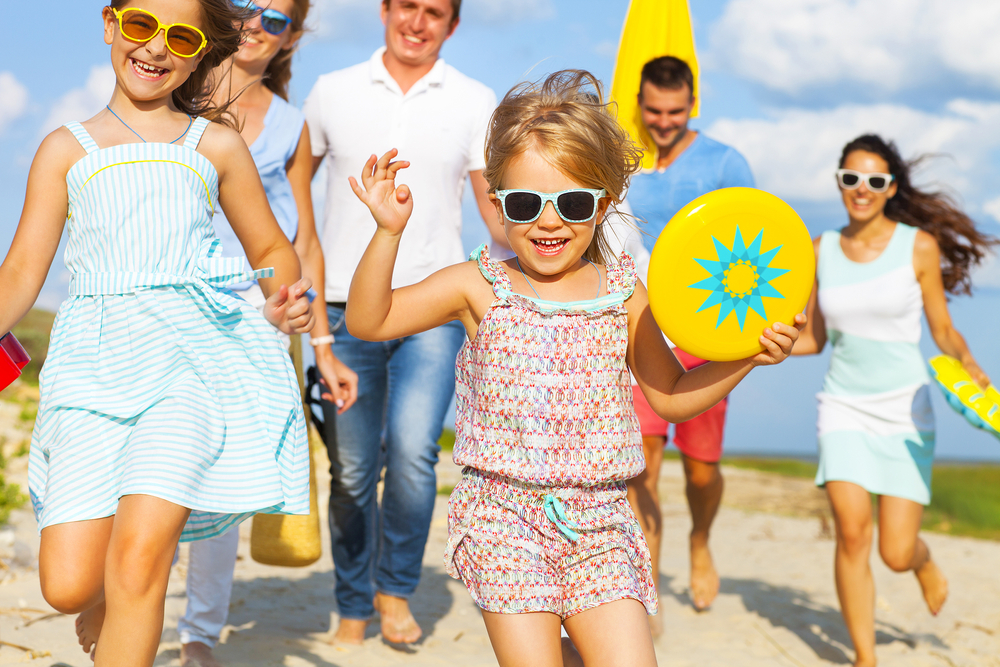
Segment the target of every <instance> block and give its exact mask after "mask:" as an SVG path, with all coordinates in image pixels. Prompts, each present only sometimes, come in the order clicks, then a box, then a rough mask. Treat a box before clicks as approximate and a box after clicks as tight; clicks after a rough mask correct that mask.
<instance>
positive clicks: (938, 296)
mask: <svg viewBox="0 0 1000 667" xmlns="http://www.w3.org/2000/svg"><path fill="white" fill-rule="evenodd" d="M913 270H914V271H915V272H916V275H917V282H919V283H920V291H921V292H922V293H923V299H924V314H925V315H927V325H928V327H929V328H930V330H931V336H933V338H934V342H935V343H937V346H938V347H939V348H940V349H941V351H942V352H944V353H945V354H947V355H950V356H952V357H955V358H956V359H958V360H959V361H961V362H962V366H963V367H964V368H965V370H966V371H968V372H969V375H971V376H972V379H973V380H975V381H976V382H977V383H978V384H979V385H980V386H982V387H986V386H987V385H989V383H990V378H989V377H988V376H987V375H986V373H984V372H983V369H982V368H980V367H979V364H978V363H976V360H975V358H974V357H973V356H972V352H970V351H969V346H968V344H967V343H966V342H965V338H963V337H962V334H960V333H959V332H958V329H956V328H955V325H954V324H952V321H951V314H950V313H949V312H948V300H947V298H946V297H945V293H944V282H943V281H942V279H941V249H940V248H939V247H938V243H937V239H935V238H934V237H933V236H931V235H930V234H928V233H927V232H925V231H923V230H921V231H918V232H917V239H916V242H915V243H914V246H913Z"/></svg>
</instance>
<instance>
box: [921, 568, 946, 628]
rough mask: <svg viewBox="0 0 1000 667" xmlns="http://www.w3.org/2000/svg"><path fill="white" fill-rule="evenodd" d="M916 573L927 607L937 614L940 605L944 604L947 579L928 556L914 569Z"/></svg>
mask: <svg viewBox="0 0 1000 667" xmlns="http://www.w3.org/2000/svg"><path fill="white" fill-rule="evenodd" d="M916 575H917V581H919V582H920V588H921V589H922V590H923V592H924V601H925V602H927V608H928V609H930V612H931V613H932V614H933V615H935V616H937V615H938V612H939V611H941V607H943V606H944V601H945V600H946V599H947V598H948V580H947V579H946V578H945V576H944V573H943V572H941V570H940V569H939V568H938V566H937V564H936V563H935V562H934V561H932V560H930V559H929V558H928V559H927V561H926V562H925V563H924V564H923V565H921V566H920V568H919V569H918V570H917V571H916Z"/></svg>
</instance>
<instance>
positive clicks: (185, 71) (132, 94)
mask: <svg viewBox="0 0 1000 667" xmlns="http://www.w3.org/2000/svg"><path fill="white" fill-rule="evenodd" d="M129 7H134V8H139V9H144V10H146V11H148V12H150V13H151V14H153V15H154V16H156V18H158V19H159V20H160V23H161V24H162V25H170V24H173V23H184V24H187V25H190V26H194V27H196V28H198V29H199V30H201V31H202V32H204V31H205V27H204V19H203V18H202V10H201V3H199V2H198V0H142V3H141V6H140V5H137V4H135V3H127V4H125V5H124V6H123V7H121V8H119V11H124V10H125V9H127V8H129ZM104 42H105V43H106V44H110V45H111V64H112V67H113V68H114V70H115V76H116V78H117V80H118V87H119V88H120V89H121V91H122V92H124V93H125V94H126V95H127V96H128V97H129V98H130V99H132V100H134V101H136V102H152V101H156V100H160V99H162V98H164V97H166V98H168V99H169V97H170V94H171V93H172V92H173V91H174V90H176V89H177V88H178V87H179V86H180V85H181V84H183V83H184V82H185V81H186V80H187V79H188V77H189V76H191V73H192V72H194V71H195V70H196V69H197V68H198V64H199V63H200V62H201V59H202V58H204V56H205V54H206V53H207V52H208V49H209V48H211V46H210V45H209V46H206V47H205V48H204V49H202V50H201V52H200V53H198V55H196V56H194V57H191V58H184V57H181V56H178V55H176V54H174V53H173V52H171V51H170V50H169V49H168V48H167V43H166V35H165V34H164V31H163V30H161V31H160V32H158V33H157V34H156V35H154V36H153V38H152V39H150V40H149V41H147V42H136V41H132V40H130V39H128V38H126V37H125V36H124V35H122V33H121V30H120V29H119V27H118V19H117V17H116V16H115V15H114V12H113V11H112V10H111V8H109V7H106V8H105V9H104Z"/></svg>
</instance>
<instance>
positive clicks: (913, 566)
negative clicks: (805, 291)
mask: <svg viewBox="0 0 1000 667" xmlns="http://www.w3.org/2000/svg"><path fill="white" fill-rule="evenodd" d="M913 164H914V163H907V162H904V161H903V160H902V158H900V156H899V153H898V151H897V150H896V147H895V145H893V144H892V143H886V142H885V141H883V140H882V139H881V138H880V137H877V136H875V135H865V136H861V137H858V138H857V139H855V140H854V141H852V142H850V143H849V144H847V146H845V147H844V150H843V154H842V156H841V159H840V169H839V170H838V171H837V179H838V183H839V185H840V190H841V195H842V197H843V200H844V207H845V208H846V209H847V215H848V224H847V226H846V227H845V228H843V229H842V230H840V231H828V232H824V233H823V235H822V236H820V237H819V238H818V239H816V242H815V246H816V259H817V262H816V265H817V268H816V288H815V289H814V291H813V294H812V297H811V299H810V302H809V306H808V308H807V311H806V312H807V313H808V314H809V325H808V326H807V327H806V328H805V330H804V331H803V332H802V336H801V337H800V339H799V342H798V343H797V344H796V345H795V352H794V353H795V354H818V353H819V352H821V351H822V350H823V347H824V346H825V345H826V342H827V339H829V341H830V344H831V346H832V347H833V354H832V356H831V358H830V370H829V371H828V372H827V374H826V379H825V380H824V382H823V391H822V392H821V393H820V394H819V396H818V398H819V424H818V431H819V470H818V471H817V473H816V483H817V484H818V485H820V486H825V487H826V493H827V495H828V496H829V498H830V506H831V507H832V508H833V515H834V520H835V523H836V527H837V551H836V560H835V574H836V579H837V594H838V596H839V598H840V606H841V610H842V612H843V615H844V621H845V622H846V623H847V630H848V632H849V633H850V635H851V640H852V641H853V643H854V649H855V651H856V652H857V657H856V662H855V665H858V666H862V665H864V666H868V665H874V664H875V587H874V582H873V581H872V573H871V567H870V565H869V555H870V552H871V543H872V532H873V530H872V523H873V521H872V503H871V500H870V497H869V494H875V495H877V496H878V497H879V503H878V512H879V520H878V526H879V538H878V540H879V553H880V554H881V556H882V560H883V561H885V564H886V565H888V566H889V567H890V568H891V569H893V570H895V571H896V572H911V571H912V572H913V573H914V574H916V577H917V580H918V581H919V582H920V586H921V588H922V589H923V594H924V599H925V600H926V601H927V606H928V608H929V609H930V611H931V613H932V614H937V613H938V611H939V610H940V609H941V605H943V604H944V601H945V597H946V596H947V593H948V584H947V581H946V580H945V577H944V575H943V574H942V572H941V570H940V569H938V566H937V564H936V563H935V562H934V561H933V560H932V559H931V554H930V551H929V550H928V548H927V545H926V544H925V543H924V541H923V540H921V539H920V537H919V536H918V531H919V530H920V520H921V516H922V514H923V509H924V508H923V506H924V505H927V504H928V503H930V499H931V464H932V462H933V459H934V414H933V413H932V412H931V403H930V387H929V385H928V382H929V380H930V378H929V376H928V374H927V370H926V366H925V364H924V360H923V357H922V356H921V354H920V349H919V347H918V343H919V341H920V316H921V314H925V315H926V316H927V324H928V326H929V328H930V331H931V335H932V336H933V337H934V342H935V343H937V345H938V347H939V348H941V351H942V352H944V353H945V354H949V355H951V356H953V357H956V358H958V359H960V360H961V361H962V365H963V366H964V367H965V369H966V370H967V371H968V372H969V374H970V375H971V376H972V377H973V378H974V379H975V380H976V382H978V383H980V384H981V385H983V386H984V387H985V386H986V385H987V384H989V378H987V377H986V374H985V373H983V371H982V369H981V368H979V365H978V364H977V363H976V360H975V359H974V358H973V356H972V353H971V352H970V351H969V347H968V346H967V345H966V344H965V339H963V338H962V335H961V334H960V333H959V332H958V331H957V330H956V329H955V327H954V326H953V325H952V322H951V317H950V316H949V315H948V304H947V300H946V297H945V293H946V292H950V293H952V294H961V293H965V294H969V293H971V290H970V281H969V270H970V268H971V267H972V266H973V265H974V264H975V263H977V262H978V261H980V260H982V259H983V258H984V257H985V256H986V251H987V250H988V248H989V246H990V245H991V244H993V243H995V242H996V241H995V240H992V239H990V238H989V237H987V236H985V235H983V234H982V233H980V232H979V231H978V230H977V229H976V227H975V225H974V224H973V222H972V220H970V219H969V218H968V216H966V215H965V214H964V213H962V212H961V211H960V210H958V209H957V208H956V207H955V206H954V205H952V204H951V203H950V202H949V201H948V200H947V199H946V198H945V197H943V196H942V195H940V194H937V193H927V192H922V191H920V190H918V189H916V188H914V187H913V184H912V182H911V180H910V168H911V166H912V165H913Z"/></svg>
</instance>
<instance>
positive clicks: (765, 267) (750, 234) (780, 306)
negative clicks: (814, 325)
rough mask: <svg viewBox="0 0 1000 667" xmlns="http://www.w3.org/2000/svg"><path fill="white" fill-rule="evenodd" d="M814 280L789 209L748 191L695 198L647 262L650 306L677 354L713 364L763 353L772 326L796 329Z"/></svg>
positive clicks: (811, 259) (806, 240)
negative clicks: (762, 337) (678, 350)
mask: <svg viewBox="0 0 1000 667" xmlns="http://www.w3.org/2000/svg"><path fill="white" fill-rule="evenodd" d="M815 276H816V256H815V251H814V250H813V244H812V239H811V238H810V236H809V230H808V229H806V226H805V224H804V223H803V222H802V219H801V218H799V216H798V214H796V213H795V211H794V210H793V209H792V207H790V206H789V205H788V204H786V203H785V202H783V201H782V200H781V199H779V198H777V197H775V196H774V195H772V194H768V193H767V192H764V191H762V190H755V189H753V188H724V189H722V190H715V191H713V192H709V193H708V194H705V195H702V196H701V197H698V198H697V199H695V200H694V201H692V202H691V203H690V204H688V205H687V206H685V207H684V208H682V209H681V210H680V211H678V212H677V214H676V215H675V216H674V217H673V218H672V219H671V220H670V222H669V223H668V224H667V226H666V228H665V229H664V230H663V233H662V234H660V238H659V239H658V240H657V242H656V246H655V247H654V248H653V253H652V257H651V258H650V262H649V285H648V286H647V287H648V290H649V305H650V309H651V310H652V311H653V317H654V318H655V319H656V323H657V324H658V325H659V327H660V328H661V329H662V330H663V332H664V333H665V334H666V335H667V337H668V338H670V340H672V341H673V342H674V343H675V344H676V345H677V346H678V347H680V348H681V349H682V350H684V351H686V352H688V353H690V354H693V355H695V356H698V357H701V358H703V359H709V360H711V361H733V360H736V359H746V358H747V357H752V356H753V355H755V354H758V353H760V352H762V351H764V349H765V348H764V346H762V345H761V344H760V340H759V338H760V335H761V332H762V331H763V330H764V329H765V327H769V326H771V325H772V324H773V323H774V322H782V323H785V324H787V325H789V326H794V318H795V315H796V314H797V313H800V312H802V310H803V308H805V305H806V302H808V300H809V293H810V292H811V291H812V286H813V282H814V281H815Z"/></svg>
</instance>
